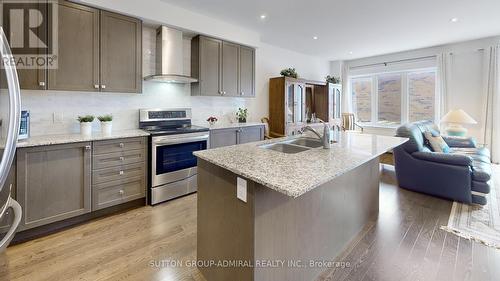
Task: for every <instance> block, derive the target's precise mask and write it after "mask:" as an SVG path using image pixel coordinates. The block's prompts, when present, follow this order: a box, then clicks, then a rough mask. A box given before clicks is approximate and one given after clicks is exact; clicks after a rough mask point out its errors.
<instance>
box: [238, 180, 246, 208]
mask: <svg viewBox="0 0 500 281" xmlns="http://www.w3.org/2000/svg"><path fill="white" fill-rule="evenodd" d="M236 197H237V198H238V199H240V200H241V201H243V202H245V203H246V202H247V181H246V180H245V179H242V178H240V177H238V178H237V180H236Z"/></svg>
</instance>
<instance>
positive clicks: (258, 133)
mask: <svg viewBox="0 0 500 281" xmlns="http://www.w3.org/2000/svg"><path fill="white" fill-rule="evenodd" d="M263 139H264V125H255V126H245V127H236V128H224V129H212V130H210V148H217V147H223V146H230V145H236V144H243V143H249V142H254V141H260V140H263Z"/></svg>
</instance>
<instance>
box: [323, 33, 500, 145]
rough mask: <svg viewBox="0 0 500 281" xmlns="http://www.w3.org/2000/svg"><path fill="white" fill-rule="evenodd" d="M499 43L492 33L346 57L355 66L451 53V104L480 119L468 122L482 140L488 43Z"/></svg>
mask: <svg viewBox="0 0 500 281" xmlns="http://www.w3.org/2000/svg"><path fill="white" fill-rule="evenodd" d="M499 43H500V37H491V38H484V39H480V40H473V41H467V42H461V43H455V44H448V45H444V46H437V47H431V48H424V49H418V50H412V51H407V52H400V53H395V54H387V55H383V56H376V57H370V58H363V59H356V60H351V61H347V62H346V63H348V65H349V66H350V67H355V66H360V65H367V64H373V63H380V62H387V61H395V60H401V59H408V58H417V57H424V56H429V55H436V54H439V53H442V52H445V53H446V52H447V53H452V56H451V69H450V72H451V73H450V83H449V89H448V91H449V108H450V109H454V108H462V109H463V110H465V111H466V112H467V113H469V114H470V115H471V116H472V117H473V118H474V119H475V120H476V121H478V124H477V125H471V126H468V128H469V134H470V135H471V136H473V137H475V138H476V139H477V140H478V141H479V142H482V141H483V137H484V136H483V135H484V120H485V116H484V112H485V106H486V89H485V88H484V79H485V74H486V64H485V59H486V58H485V57H486V56H485V54H486V53H485V50H487V49H488V48H489V46H492V45H496V44H499ZM338 63H339V62H331V63H330V67H331V68H335V67H336V66H337V65H338ZM384 132H385V133H388V134H392V133H393V131H390V132H387V130H385V131H384ZM384 132H382V133H384Z"/></svg>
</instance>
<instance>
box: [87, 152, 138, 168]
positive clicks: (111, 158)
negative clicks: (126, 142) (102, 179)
mask: <svg viewBox="0 0 500 281" xmlns="http://www.w3.org/2000/svg"><path fill="white" fill-rule="evenodd" d="M145 154H146V153H145V151H144V149H139V150H127V151H120V152H112V153H106V154H98V155H94V157H93V158H92V168H93V169H94V170H98V169H104V168H110V167H115V166H120V165H128V164H134V163H145V159H146V155H145Z"/></svg>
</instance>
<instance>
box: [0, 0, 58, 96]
mask: <svg viewBox="0 0 500 281" xmlns="http://www.w3.org/2000/svg"><path fill="white" fill-rule="evenodd" d="M31 2H33V1H31ZM31 2H28V1H25V2H24V3H23V2H20V3H17V4H16V5H18V6H19V7H23V6H25V5H26V6H28V7H26V8H29V7H32V5H35V3H31ZM36 5H37V6H38V7H37V9H39V10H40V11H43V10H47V4H46V3H43V2H42V1H40V2H39V3H36ZM30 16H31V17H34V20H36V21H38V22H42V21H43V18H42V15H41V13H33V14H32V15H30ZM3 28H4V31H7V30H8V31H10V32H6V36H7V40H8V41H9V42H12V39H13V37H14V36H15V37H16V38H19V36H21V38H23V36H24V35H22V34H21V35H20V34H18V33H24V30H23V29H22V28H10V21H5V26H3ZM30 30H32V31H34V32H35V33H36V34H37V36H39V37H40V38H46V37H47V32H48V31H47V28H46V27H44V26H43V25H40V26H38V27H34V28H30ZM26 41H27V40H25V42H26ZM30 43H31V44H35V45H34V47H36V49H35V50H30V49H29V47H28V44H23V46H24V47H23V48H16V53H15V54H14V57H16V58H18V59H19V58H24V57H25V56H26V55H36V56H46V55H47V49H46V48H43V47H42V44H43V42H42V41H41V40H37V41H35V42H30ZM16 54H19V56H16ZM27 57H31V56H27ZM23 61H24V62H26V63H20V64H17V76H18V79H19V86H20V88H21V89H27V90H45V89H47V67H46V66H45V65H41V66H37V65H36V62H33V61H31V60H30V59H29V58H28V60H23ZM2 71H3V70H2ZM6 84H7V83H6V81H5V74H3V73H2V74H1V77H0V85H2V87H5V86H3V85H6Z"/></svg>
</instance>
